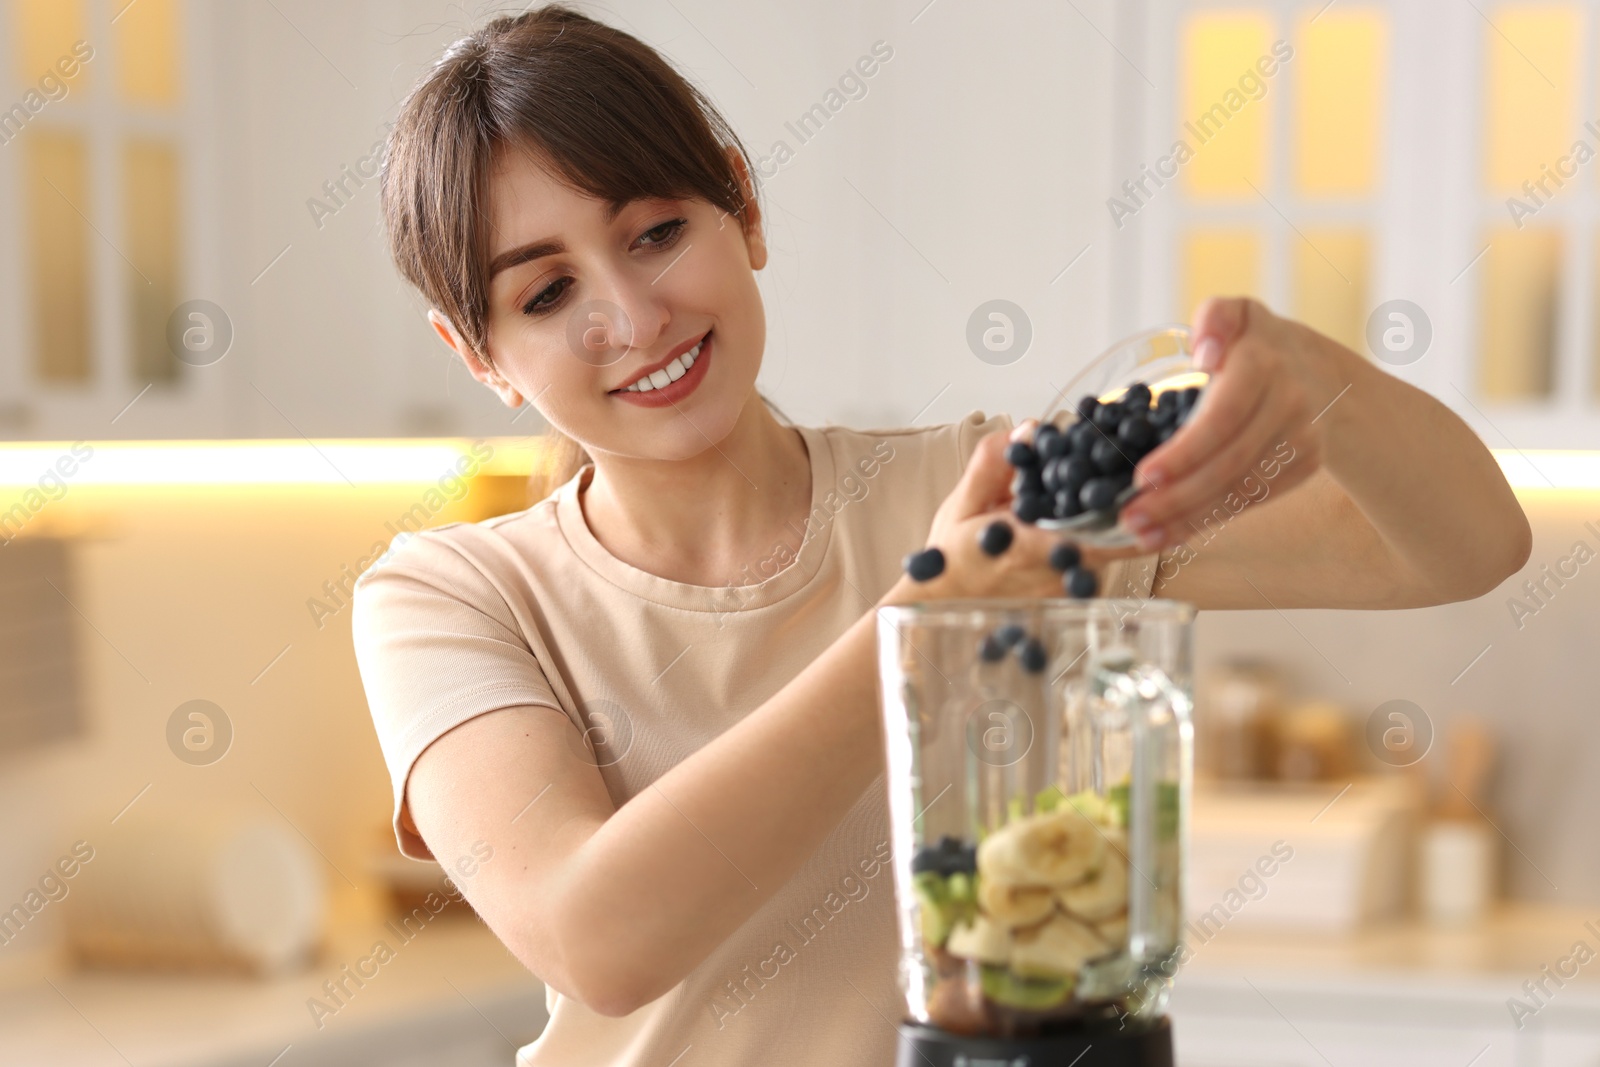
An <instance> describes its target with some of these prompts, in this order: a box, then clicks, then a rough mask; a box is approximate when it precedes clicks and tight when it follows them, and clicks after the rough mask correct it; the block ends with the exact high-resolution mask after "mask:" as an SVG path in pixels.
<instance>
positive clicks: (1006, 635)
mask: <svg viewBox="0 0 1600 1067" xmlns="http://www.w3.org/2000/svg"><path fill="white" fill-rule="evenodd" d="M1026 633H1027V632H1026V631H1025V630H1023V628H1022V627H1021V626H1019V625H1018V624H1017V623H1014V622H1008V623H1006V624H1005V625H1004V626H1002V627H1000V628H999V629H998V630H996V631H995V632H994V639H995V640H996V641H999V642H1000V644H1001V645H1002V646H1004V647H1006V648H1010V647H1011V646H1012V645H1014V644H1016V643H1017V642H1018V641H1021V640H1022V639H1023V637H1024V636H1026Z"/></svg>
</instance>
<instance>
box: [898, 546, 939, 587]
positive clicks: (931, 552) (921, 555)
mask: <svg viewBox="0 0 1600 1067" xmlns="http://www.w3.org/2000/svg"><path fill="white" fill-rule="evenodd" d="M905 568H906V573H907V574H909V575H910V576H911V580H912V581H915V582H926V581H929V580H931V579H934V578H937V577H939V575H941V574H943V573H944V553H943V552H941V551H939V550H938V549H937V548H925V549H923V550H922V551H921V552H913V553H911V555H909V556H907V557H906V560H905Z"/></svg>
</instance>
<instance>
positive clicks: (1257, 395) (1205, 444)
mask: <svg viewBox="0 0 1600 1067" xmlns="http://www.w3.org/2000/svg"><path fill="white" fill-rule="evenodd" d="M1236 356H1237V357H1239V358H1236V360H1235V362H1234V364H1233V366H1232V367H1231V368H1229V370H1228V372H1227V373H1225V374H1219V375H1217V376H1216V377H1215V378H1213V379H1212V380H1211V384H1210V385H1208V386H1207V387H1206V390H1205V392H1204V393H1202V394H1201V397H1200V406H1199V407H1198V408H1197V409H1196V410H1195V413H1194V415H1193V416H1192V417H1191V418H1190V419H1189V421H1188V422H1187V423H1185V424H1184V426H1183V428H1182V429H1180V430H1179V431H1178V432H1177V433H1175V434H1173V435H1172V438H1171V440H1169V441H1167V443H1166V444H1164V445H1161V446H1160V447H1158V448H1157V449H1156V450H1155V451H1153V452H1151V453H1150V454H1149V455H1148V456H1146V457H1144V459H1142V460H1140V461H1139V465H1138V468H1137V469H1136V472H1135V481H1136V482H1137V484H1138V485H1139V486H1140V487H1141V488H1151V489H1154V490H1156V491H1157V492H1159V491H1160V490H1161V489H1162V488H1164V487H1166V486H1169V485H1172V484H1174V483H1176V482H1179V481H1182V480H1183V479H1184V478H1186V477H1188V476H1189V475H1190V474H1191V473H1192V472H1193V471H1195V470H1196V469H1198V468H1199V467H1201V466H1203V465H1205V464H1207V463H1210V462H1213V458H1214V457H1215V455H1216V454H1217V453H1218V452H1219V451H1220V450H1221V449H1222V448H1223V447H1225V446H1226V445H1227V444H1228V442H1229V441H1230V440H1232V439H1233V437H1234V435H1235V434H1236V433H1237V431H1238V427H1240V426H1244V425H1246V424H1247V423H1248V422H1249V421H1250V420H1251V419H1252V418H1254V417H1255V415H1256V412H1257V410H1258V409H1259V408H1260V407H1261V404H1262V402H1263V400H1264V398H1265V397H1266V395H1267V391H1268V388H1269V387H1270V384H1271V382H1270V379H1269V377H1268V376H1267V375H1265V374H1263V373H1261V371H1260V370H1258V369H1257V368H1256V367H1255V365H1254V364H1253V363H1252V362H1251V361H1250V359H1249V357H1248V352H1243V353H1237V354H1236Z"/></svg>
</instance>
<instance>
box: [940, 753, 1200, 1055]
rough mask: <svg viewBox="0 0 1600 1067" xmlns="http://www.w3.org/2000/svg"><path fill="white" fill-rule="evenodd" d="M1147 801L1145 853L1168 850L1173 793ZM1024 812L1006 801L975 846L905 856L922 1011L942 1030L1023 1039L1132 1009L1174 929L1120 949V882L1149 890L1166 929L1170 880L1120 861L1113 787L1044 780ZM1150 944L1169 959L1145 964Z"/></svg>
mask: <svg viewBox="0 0 1600 1067" xmlns="http://www.w3.org/2000/svg"><path fill="white" fill-rule="evenodd" d="M1155 795H1156V798H1157V808H1158V810H1157V812H1156V819H1155V823H1156V836H1157V847H1158V849H1159V848H1162V847H1163V846H1165V847H1168V848H1174V847H1176V837H1177V789H1176V786H1175V785H1172V786H1170V787H1169V786H1168V785H1167V784H1166V783H1162V784H1161V785H1160V786H1158V788H1157V789H1156V791H1155ZM1024 804H1025V801H1024V799H1023V798H1022V797H1013V798H1012V799H1011V801H1010V804H1009V811H1008V816H1007V819H1006V821H1005V823H1004V825H1001V826H998V827H995V828H993V829H992V830H989V831H987V832H985V833H983V834H982V835H981V840H979V841H977V842H975V843H972V842H966V841H962V840H960V839H958V838H955V837H952V836H945V837H941V838H940V839H939V840H938V842H937V843H935V844H930V845H925V846H924V847H922V848H921V849H920V850H919V851H918V852H917V853H916V855H915V857H914V859H913V862H912V874H913V880H912V884H913V887H914V889H915V893H916V897H917V903H918V909H919V913H920V915H919V918H920V924H921V932H922V941H923V960H924V970H925V973H926V977H927V981H928V983H929V988H928V992H927V1000H926V1005H927V1013H928V1017H929V1021H930V1022H932V1023H933V1024H934V1025H936V1026H939V1027H941V1028H942V1029H945V1030H947V1031H950V1032H952V1033H958V1034H992V1035H997V1036H1002V1037H1010V1036H1026V1035H1029V1034H1035V1033H1045V1032H1049V1031H1050V1030H1051V1029H1052V1028H1053V1027H1054V1026H1055V1025H1056V1024H1063V1025H1071V1024H1075V1023H1079V1022H1082V1021H1084V1020H1086V1019H1092V1018H1117V1017H1119V1016H1122V1015H1124V1014H1127V1013H1130V1012H1131V1013H1137V1011H1138V1006H1137V1003H1136V1001H1137V999H1138V996H1139V988H1138V987H1139V986H1140V984H1141V981H1140V979H1141V976H1142V975H1143V974H1146V973H1150V974H1154V973H1157V969H1158V968H1160V967H1164V966H1166V965H1168V964H1170V962H1171V960H1170V956H1172V955H1173V954H1175V952H1176V930H1175V929H1172V930H1171V935H1172V936H1171V937H1170V938H1169V937H1166V936H1163V934H1161V933H1157V936H1155V937H1154V939H1153V941H1152V939H1150V938H1148V937H1141V939H1140V940H1141V941H1142V942H1147V944H1145V945H1144V946H1143V947H1144V949H1145V950H1146V951H1141V953H1140V957H1139V958H1137V959H1136V958H1135V956H1134V954H1133V953H1132V952H1130V939H1129V906H1130V897H1131V891H1130V890H1131V882H1130V879H1140V878H1143V879H1144V880H1145V881H1146V882H1147V883H1149V884H1148V889H1149V891H1150V893H1151V894H1152V896H1151V897H1150V903H1151V909H1150V910H1151V912H1152V914H1153V916H1155V917H1158V921H1157V922H1155V924H1154V925H1155V926H1156V927H1172V926H1175V922H1174V920H1175V917H1176V911H1177V885H1176V882H1175V880H1172V879H1169V878H1165V877H1157V878H1155V879H1154V880H1152V879H1151V878H1150V877H1148V876H1147V874H1146V873H1142V872H1140V871H1139V870H1138V869H1136V868H1134V867H1133V865H1132V864H1131V863H1130V860H1129V856H1130V852H1129V846H1128V830H1127V827H1128V787H1127V785H1126V784H1125V783H1124V784H1122V785H1118V786H1112V787H1111V788H1110V789H1109V790H1107V792H1106V794H1105V795H1103V796H1102V795H1100V794H1098V793H1096V792H1094V791H1093V790H1085V791H1082V792H1077V793H1074V794H1072V795H1070V796H1068V795H1065V794H1063V793H1062V792H1061V791H1060V790H1059V789H1057V788H1056V787H1054V786H1051V787H1048V788H1046V789H1044V790H1042V791H1040V792H1039V793H1038V794H1037V795H1036V796H1035V797H1034V798H1033V804H1032V809H1033V810H1032V811H1031V812H1029V811H1025V810H1024ZM1157 866H1158V867H1166V864H1158V865H1157ZM1148 873H1149V874H1151V875H1154V874H1158V873H1159V872H1156V871H1152V872H1148ZM1164 883H1168V884H1164ZM1152 945H1154V946H1155V947H1156V949H1157V951H1156V955H1157V956H1162V955H1165V957H1169V958H1163V959H1152V958H1151V955H1150V953H1149V952H1148V951H1147V950H1148V948H1149V947H1151V946H1152ZM1153 964H1154V965H1155V967H1154V968H1153V967H1152V965H1153ZM1165 977H1167V978H1170V977H1171V974H1170V970H1168V971H1167V972H1166V974H1165Z"/></svg>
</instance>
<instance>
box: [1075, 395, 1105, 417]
mask: <svg viewBox="0 0 1600 1067" xmlns="http://www.w3.org/2000/svg"><path fill="white" fill-rule="evenodd" d="M1099 406H1100V401H1099V400H1097V399H1096V398H1094V397H1092V396H1085V397H1080V398H1079V400H1078V409H1077V410H1078V418H1080V419H1092V418H1094V410H1095V408H1097V407H1099Z"/></svg>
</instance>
